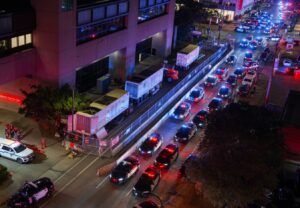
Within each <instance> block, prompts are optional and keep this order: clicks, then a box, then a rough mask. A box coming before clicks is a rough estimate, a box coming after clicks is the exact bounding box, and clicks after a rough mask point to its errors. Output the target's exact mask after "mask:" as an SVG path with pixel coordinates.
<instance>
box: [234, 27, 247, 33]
mask: <svg viewBox="0 0 300 208" xmlns="http://www.w3.org/2000/svg"><path fill="white" fill-rule="evenodd" d="M234 31H235V32H241V33H245V32H247V30H246V29H245V28H243V27H242V26H239V27H236V28H235V29H234Z"/></svg>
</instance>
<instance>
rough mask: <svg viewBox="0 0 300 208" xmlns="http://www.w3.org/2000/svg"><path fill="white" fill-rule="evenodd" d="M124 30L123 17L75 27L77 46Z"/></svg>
mask: <svg viewBox="0 0 300 208" xmlns="http://www.w3.org/2000/svg"><path fill="white" fill-rule="evenodd" d="M124 28H125V17H118V18H114V19H111V20H107V21H105V22H100V23H95V24H94V25H87V26H84V25H83V26H80V27H77V44H81V43H84V42H87V41H90V40H94V39H96V38H99V37H102V36H105V35H107V34H110V33H113V32H116V31H119V30H122V29H124Z"/></svg>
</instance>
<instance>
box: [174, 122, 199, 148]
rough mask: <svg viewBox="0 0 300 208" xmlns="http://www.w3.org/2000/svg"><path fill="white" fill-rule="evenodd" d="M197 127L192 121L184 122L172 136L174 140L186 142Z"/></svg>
mask: <svg viewBox="0 0 300 208" xmlns="http://www.w3.org/2000/svg"><path fill="white" fill-rule="evenodd" d="M196 132H197V127H196V125H195V124H194V123H192V122H189V123H184V124H183V125H182V126H181V127H180V128H179V129H178V130H177V133H176V134H175V136H174V140H175V141H177V142H182V143H186V142H188V141H189V140H191V138H192V137H193V136H194V135H195V134H196Z"/></svg>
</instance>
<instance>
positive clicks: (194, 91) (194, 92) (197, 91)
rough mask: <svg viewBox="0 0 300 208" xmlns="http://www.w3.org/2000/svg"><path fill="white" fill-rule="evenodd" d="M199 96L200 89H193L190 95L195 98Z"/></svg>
mask: <svg viewBox="0 0 300 208" xmlns="http://www.w3.org/2000/svg"><path fill="white" fill-rule="evenodd" d="M199 96H200V91H199V90H193V91H192V92H191V97H192V98H197V97H199Z"/></svg>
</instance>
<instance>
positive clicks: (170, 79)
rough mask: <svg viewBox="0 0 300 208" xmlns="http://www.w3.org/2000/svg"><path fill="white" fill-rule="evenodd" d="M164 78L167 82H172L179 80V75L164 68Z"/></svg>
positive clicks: (175, 71)
mask: <svg viewBox="0 0 300 208" xmlns="http://www.w3.org/2000/svg"><path fill="white" fill-rule="evenodd" d="M164 78H165V80H167V81H168V82H174V81H176V80H178V79H179V73H178V71H177V70H176V69H172V68H165V70H164Z"/></svg>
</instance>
